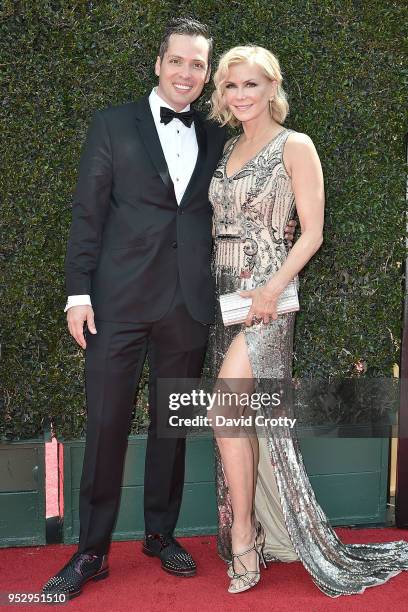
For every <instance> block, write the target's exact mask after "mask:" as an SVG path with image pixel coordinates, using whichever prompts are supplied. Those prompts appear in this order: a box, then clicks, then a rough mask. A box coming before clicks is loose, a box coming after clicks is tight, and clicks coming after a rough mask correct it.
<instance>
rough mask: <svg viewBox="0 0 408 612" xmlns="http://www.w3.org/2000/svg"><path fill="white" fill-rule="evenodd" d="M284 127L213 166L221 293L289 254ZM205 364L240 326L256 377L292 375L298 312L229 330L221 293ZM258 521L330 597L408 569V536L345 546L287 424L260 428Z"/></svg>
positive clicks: (225, 550)
mask: <svg viewBox="0 0 408 612" xmlns="http://www.w3.org/2000/svg"><path fill="white" fill-rule="evenodd" d="M292 131H293V130H289V129H286V128H283V129H282V131H281V132H279V133H278V134H277V135H276V136H275V137H274V138H273V139H272V140H271V141H270V142H268V143H267V144H266V145H265V146H264V147H263V148H262V149H261V150H260V151H259V152H258V154H257V155H256V156H255V157H253V158H252V159H251V160H249V161H248V162H247V163H246V164H244V166H243V167H242V168H241V169H240V170H239V171H238V172H236V173H234V174H233V175H231V176H230V177H228V176H227V172H226V165H227V162H228V159H229V157H230V155H231V153H232V150H233V148H234V146H235V143H236V142H237V140H238V137H236V138H233V139H231V140H230V141H229V142H228V143H227V145H226V147H225V150H224V154H223V156H222V158H221V159H220V161H219V164H218V166H217V168H216V171H215V172H214V175H213V178H212V181H211V184H210V189H209V198H210V201H211V204H212V206H213V210H214V235H215V248H214V258H213V272H214V275H215V278H216V291H217V297H219V295H222V294H224V293H228V292H230V291H236V290H240V289H243V290H245V289H252V288H256V287H259V286H262V285H263V284H265V282H266V281H267V280H268V279H269V278H270V277H271V276H272V275H273V274H274V273H275V272H276V271H277V270H278V269H279V268H280V266H281V265H282V264H283V262H284V261H285V259H286V257H287V246H286V243H285V239H284V230H285V227H286V225H287V222H288V221H289V220H290V219H291V218H293V216H294V214H295V209H296V205H295V197H294V194H293V191H292V188H291V180H290V177H289V175H288V173H287V171H286V168H285V165H284V162H283V149H284V145H285V142H286V140H287V138H288V136H289V135H290V133H291V132H292ZM217 304H218V306H217V315H216V324H215V326H213V329H212V331H211V333H210V342H209V359H208V363H209V364H210V367H211V369H212V372H211V373H212V375H213V376H216V375H217V374H218V372H219V370H220V367H221V364H222V362H223V359H224V357H225V354H226V352H227V350H228V347H229V346H230V344H231V342H232V340H233V339H234V337H235V336H236V335H237V334H238V333H240V332H243V333H244V336H245V340H246V346H247V350H248V356H249V360H250V363H251V367H252V372H253V376H254V385H255V389H256V381H257V380H258V381H259V380H260V379H269V380H277V379H279V380H282V379H286V380H290V379H291V376H292V356H293V329H294V322H295V313H288V314H285V315H280V316H279V317H278V319H277V320H276V321H271V322H270V323H269V324H268V325H264V324H263V323H259V324H257V325H253V326H252V327H248V328H247V327H246V326H245V325H232V326H230V327H224V325H223V323H222V318H221V312H220V309H219V303H218V300H217ZM257 431H258V440H259V467H258V480H257V489H256V496H255V511H256V515H257V518H258V519H259V520H260V522H261V523H262V525H263V527H264V529H265V531H266V544H265V550H264V552H265V556H266V558H267V560H268V561H278V560H279V561H286V562H290V561H296V560H300V561H301V562H302V563H303V565H304V567H305V568H306V570H307V571H308V572H309V573H310V575H311V577H312V580H313V581H314V582H315V584H316V585H317V586H318V587H319V589H321V591H323V592H324V593H325V594H326V595H329V596H330V597H338V596H340V595H352V594H356V593H362V592H363V591H364V590H365V588H367V587H371V586H375V585H378V584H381V583H384V582H386V581H387V580H389V579H390V578H391V577H393V576H395V575H396V574H399V573H400V572H401V571H402V570H406V569H408V542H406V541H404V540H401V541H397V542H389V543H379V544H343V543H342V542H341V541H340V540H339V538H338V537H337V535H336V533H335V532H334V530H333V529H332V528H331V526H330V524H329V521H328V519H327V517H326V516H325V514H324V512H323V510H322V509H321V507H320V506H319V504H318V502H317V500H316V497H315V494H314V492H313V489H312V487H311V484H310V481H309V478H308V476H307V473H306V469H305V466H304V463H303V459H302V454H301V451H300V447H299V443H298V440H297V438H296V435H295V434H293V433H292V430H290V429H289V427H286V428H285V427H280V428H279V433H277V430H276V428H274V427H268V426H264V427H262V428H258V429H257ZM215 453H216V481H217V482H216V486H217V505H218V524H219V529H218V551H219V554H220V556H221V557H222V558H223V559H224V560H225V561H229V560H230V559H231V536H230V525H231V522H232V507H231V502H230V497H229V493H228V484H227V482H226V479H225V474H224V470H223V466H222V461H221V458H220V454H219V451H218V447H217V445H216V444H215Z"/></svg>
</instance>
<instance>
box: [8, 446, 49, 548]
mask: <svg viewBox="0 0 408 612" xmlns="http://www.w3.org/2000/svg"><path fill="white" fill-rule="evenodd" d="M45 533H46V522H45V445H44V442H43V441H38V442H36V441H32V442H31V441H30V442H5V443H2V444H0V546H1V547H5V546H30V545H38V544H45V541H46V540H45Z"/></svg>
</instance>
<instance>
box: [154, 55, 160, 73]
mask: <svg viewBox="0 0 408 612" xmlns="http://www.w3.org/2000/svg"><path fill="white" fill-rule="evenodd" d="M160 66H161V59H160V55H158V56H157V59H156V63H155V66H154V74H155V75H156V76H160Z"/></svg>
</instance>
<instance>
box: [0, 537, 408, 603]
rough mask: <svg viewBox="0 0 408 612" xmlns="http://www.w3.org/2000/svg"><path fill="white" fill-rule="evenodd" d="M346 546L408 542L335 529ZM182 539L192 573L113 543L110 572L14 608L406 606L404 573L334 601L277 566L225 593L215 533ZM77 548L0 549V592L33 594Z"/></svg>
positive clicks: (291, 567)
mask: <svg viewBox="0 0 408 612" xmlns="http://www.w3.org/2000/svg"><path fill="white" fill-rule="evenodd" d="M336 531H337V533H338V535H339V537H340V538H341V539H342V540H343V541H344V542H346V543H364V542H387V541H390V540H402V539H408V537H407V535H408V534H407V531H405V530H398V529H362V530H352V529H346V528H339V529H336ZM182 541H183V542H184V543H185V544H186V546H187V548H188V550H189V551H190V552H191V553H192V555H193V556H194V558H195V559H196V561H197V564H198V570H199V571H198V575H197V576H196V577H194V578H176V577H173V576H170V575H168V574H166V573H165V572H163V571H162V570H161V569H160V566H159V565H160V562H159V561H158V560H157V559H151V558H148V557H146V556H145V555H143V554H142V553H141V550H140V549H141V543H140V542H114V543H113V544H112V547H111V552H110V556H109V560H110V576H109V577H108V578H107V579H106V580H102V581H100V582H89V583H88V584H87V585H85V587H84V591H83V594H82V595H81V596H80V597H78V598H77V599H74V600H73V601H72V602H70V603H68V604H67V606H68V608H67V607H66V606H63V607H62V608H61V606H50V605H35V606H22V605H20V606H18V608H17V609H18V610H31V611H33V610H50V609H56V608H59V609H60V610H64V609H71V610H75V612H76V611H78V612H79V611H82V610H84V611H85V610H86V611H88V612H92V611H95V612H96V611H98V612H103V611H104V610H109V611H112V612H116V611H129V612H132V611H133V610H138V611H139V610H140V611H142V612H149V611H153V610H154V611H155V612H179V611H195V610H197V611H200V612H201V611H202V612H207V611H210V610H234V611H235V610H236V611H238V612H239V611H241V610H245V611H248V612H249V611H251V612H253V611H254V610H259V611H262V612H263V611H266V610H274V611H276V612H327V610H347V611H350V612H354V611H357V610H358V611H359V612H380V611H381V612H383V611H384V610H386V609H391V610H392V611H393V612H396V611H399V610H401V611H402V610H407V608H408V572H401V574H399V575H398V576H396V577H395V578H392V579H391V580H390V581H389V582H387V583H386V584H383V585H380V586H378V587H374V588H369V589H367V590H366V591H365V593H363V594H362V595H352V596H342V597H339V598H337V599H332V598H330V597H327V596H326V595H324V594H323V593H322V592H321V591H320V590H319V589H318V588H317V587H316V586H315V584H314V583H313V582H312V580H311V578H310V576H309V574H308V573H307V572H306V570H305V569H304V568H303V566H302V565H301V563H299V562H295V563H275V564H272V565H270V566H269V568H268V569H267V570H264V571H263V572H262V577H261V582H260V583H259V584H258V585H257V586H256V587H255V588H254V589H253V590H251V591H248V592H246V593H241V594H238V595H230V594H229V593H227V592H226V588H227V585H228V578H227V576H226V573H225V569H226V566H225V564H224V563H223V562H222V561H221V560H220V559H219V557H218V556H217V554H216V549H215V538H214V537H199V538H185V539H182ZM75 551H76V546H66V545H63V544H57V545H52V546H44V547H32V548H6V549H1V550H0V592H2V593H5V592H20V593H21V592H30V593H36V592H39V591H40V589H41V586H42V584H43V583H44V582H45V581H46V580H47V579H48V578H49V577H50V576H51V575H52V574H54V573H55V572H56V571H58V570H59V569H60V568H61V567H62V565H64V564H65V563H66V562H67V560H68V559H69V557H70V556H71V555H72V554H73V553H74V552H75Z"/></svg>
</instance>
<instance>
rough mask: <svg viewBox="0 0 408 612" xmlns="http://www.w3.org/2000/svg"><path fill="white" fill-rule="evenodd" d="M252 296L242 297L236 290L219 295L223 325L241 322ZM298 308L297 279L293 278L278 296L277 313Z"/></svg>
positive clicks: (247, 310)
mask: <svg viewBox="0 0 408 612" xmlns="http://www.w3.org/2000/svg"><path fill="white" fill-rule="evenodd" d="M251 304H252V298H250V297H248V298H246V297H242V296H240V295H239V293H238V292H237V291H234V292H233V293H225V294H224V295H220V307H221V314H222V320H223V323H224V325H225V326H226V327H227V326H228V325H237V324H238V323H243V322H244V321H245V319H246V318H247V316H248V312H249V309H250V307H251ZM299 309H300V307H299V298H298V280H297V277H296V278H294V279H293V280H292V281H291V282H290V283H289V284H288V285H287V286H286V288H285V289H284V291H282V293H281V294H280V296H279V300H278V306H277V309H276V310H277V313H278V314H285V313H287V312H296V311H298V310H299Z"/></svg>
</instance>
